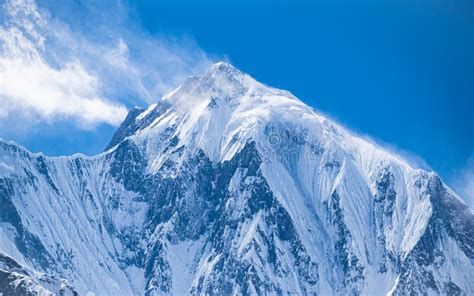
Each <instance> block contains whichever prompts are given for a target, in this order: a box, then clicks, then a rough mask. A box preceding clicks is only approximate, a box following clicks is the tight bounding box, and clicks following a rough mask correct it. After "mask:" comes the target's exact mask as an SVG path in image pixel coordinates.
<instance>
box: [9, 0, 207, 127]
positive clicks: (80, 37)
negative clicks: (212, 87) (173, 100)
mask: <svg viewBox="0 0 474 296" xmlns="http://www.w3.org/2000/svg"><path fill="white" fill-rule="evenodd" d="M0 3H1V0H0ZM60 3H61V4H63V5H67V3H66V2H60ZM65 3H66V4H65ZM115 3H117V2H115ZM55 5H56V4H55ZM53 7H54V6H53ZM83 8H84V11H82V12H76V11H73V12H72V13H78V14H77V15H65V16H63V20H62V19H61V18H60V17H58V16H57V15H52V14H51V12H50V11H48V10H47V9H45V8H44V7H38V6H37V4H36V2H35V1H34V0H5V2H4V3H3V4H2V7H1V10H2V12H3V13H2V14H3V15H0V120H2V118H3V120H12V119H15V118H18V117H26V118H27V119H29V120H28V121H29V122H33V123H34V122H37V121H46V122H51V121H54V120H56V119H67V120H74V121H75V122H77V125H78V126H79V127H81V128H91V127H94V126H95V125H97V124H100V123H108V124H111V125H117V124H119V123H120V122H121V120H122V119H123V118H124V116H125V115H126V112H127V111H126V107H125V106H131V105H134V104H141V105H143V104H146V103H150V102H153V101H156V100H157V99H158V98H159V97H160V96H162V95H163V94H164V93H166V92H167V91H169V90H170V89H172V88H174V87H176V85H178V84H179V83H180V82H181V81H182V80H183V79H184V78H185V77H186V76H189V75H191V74H196V72H201V71H204V69H206V68H207V67H208V66H209V64H210V63H211V61H210V59H209V58H208V56H207V55H206V54H205V53H204V52H203V51H202V50H200V49H199V48H198V47H197V46H195V45H194V43H192V42H190V41H186V40H182V39H181V40H176V39H170V38H166V37H163V36H161V37H155V36H150V35H149V34H148V33H146V32H144V31H143V30H141V29H140V28H139V27H138V26H136V25H135V24H133V23H131V22H130V21H128V20H127V13H128V10H127V9H126V7H124V6H123V5H121V4H120V5H117V6H113V5H111V6H110V7H108V9H102V10H97V8H93V7H92V8H91V7H87V6H84V7H83ZM52 9H53V8H52ZM94 9H95V10H94ZM81 13H82V14H84V15H86V16H87V17H85V18H84V16H83V15H81ZM104 14H105V15H104ZM111 16H113V17H111ZM81 17H82V18H83V21H82V22H79V23H71V22H74V20H75V19H76V18H81ZM112 20H115V21H112ZM118 20H121V21H118ZM84 24H85V25H84Z"/></svg>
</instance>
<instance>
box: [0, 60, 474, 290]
mask: <svg viewBox="0 0 474 296" xmlns="http://www.w3.org/2000/svg"><path fill="white" fill-rule="evenodd" d="M0 225H1V227H0V292H3V293H5V294H8V293H10V294H15V293H16V294H27V295H35V293H37V292H39V293H44V294H61V295H68V294H70V295H72V294H76V293H79V294H85V293H88V292H93V293H95V294H96V295H188V294H190V295H291V294H296V295H348V294H354V295H359V294H360V295H381V294H391V295H405V294H449V295H469V294H473V293H474V283H473V281H472V278H474V215H473V212H472V210H471V209H470V208H468V207H467V206H466V204H465V203H464V202H463V201H462V200H461V199H460V198H459V197H458V196H457V195H456V194H455V193H454V192H453V191H452V190H450V189H449V188H448V187H447V186H446V185H445V184H444V183H443V182H442V181H441V180H440V178H439V177H438V176H437V175H436V174H435V173H432V172H426V171H424V170H421V169H417V168H414V167H412V166H411V165H410V164H408V163H407V162H406V161H404V160H403V159H402V158H400V157H398V156H396V155H392V154H391V153H389V152H387V151H384V150H383V149H381V148H380V147H378V146H376V145H374V144H373V143H370V142H368V141H366V140H364V139H361V138H359V137H357V136H355V135H354V134H352V133H351V132H349V131H347V130H346V129H344V128H343V127H341V126H339V125H338V124H336V123H334V122H332V121H331V120H329V119H327V118H325V117H324V116H323V115H322V114H319V113H318V112H316V111H314V110H313V109H312V108H310V107H308V106H307V105H305V104H304V103H303V102H302V101H300V100H299V99H297V98H296V97H294V96H293V95H292V94H290V93H289V92H287V91H283V90H279V89H275V88H271V87H268V86H266V85H264V84H261V83H259V82H257V81H256V80H254V79H253V78H251V77H250V76H248V75H246V74H244V73H242V72H241V71H239V70H238V69H236V68H235V67H233V66H232V65H229V64H226V63H217V64H215V65H213V66H212V67H211V69H210V70H209V72H208V73H206V74H205V75H203V76H202V77H190V78H188V79H187V80H186V81H185V82H184V83H183V84H182V85H181V86H179V87H178V88H176V89H175V90H174V91H172V92H171V93H169V94H167V95H166V96H164V97H163V98H161V99H160V100H159V101H158V102H157V103H156V104H153V105H151V106H149V107H148V108H146V109H140V108H135V109H133V110H131V111H130V113H129V114H128V116H127V118H126V119H125V120H124V122H123V123H122V125H121V126H120V127H119V129H118V130H117V131H116V133H115V134H114V136H113V138H112V140H111V142H110V143H109V145H108V146H107V147H106V149H105V151H104V152H103V153H101V154H99V155H97V156H93V157H86V156H81V155H75V156H70V157H45V156H43V155H41V154H33V153H30V152H29V151H27V150H26V149H24V148H22V147H19V146H18V145H15V144H12V143H7V142H0Z"/></svg>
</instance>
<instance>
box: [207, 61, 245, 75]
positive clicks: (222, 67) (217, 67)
mask: <svg viewBox="0 0 474 296" xmlns="http://www.w3.org/2000/svg"><path fill="white" fill-rule="evenodd" d="M208 73H210V74H230V75H235V74H242V72H241V71H240V70H239V69H237V68H236V67H234V66H233V65H231V64H229V63H227V62H222V61H221V62H217V63H214V64H213V65H212V66H211V68H210V69H209V72H208Z"/></svg>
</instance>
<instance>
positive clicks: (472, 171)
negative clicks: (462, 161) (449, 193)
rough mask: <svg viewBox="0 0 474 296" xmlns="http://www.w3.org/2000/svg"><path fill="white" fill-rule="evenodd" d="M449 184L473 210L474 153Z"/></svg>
mask: <svg viewBox="0 0 474 296" xmlns="http://www.w3.org/2000/svg"><path fill="white" fill-rule="evenodd" d="M451 183H452V185H453V188H454V189H455V190H456V192H457V193H458V194H459V195H460V196H461V197H462V198H463V199H464V201H465V202H466V203H467V204H468V205H469V206H470V207H471V208H474V153H473V154H472V155H471V157H469V159H468V160H467V164H466V165H465V166H464V167H463V168H462V169H461V170H459V172H458V173H456V174H454V175H453V177H451Z"/></svg>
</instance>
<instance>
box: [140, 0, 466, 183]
mask: <svg viewBox="0 0 474 296" xmlns="http://www.w3.org/2000/svg"><path fill="white" fill-rule="evenodd" d="M131 5H132V7H134V8H135V10H136V12H137V15H136V18H137V19H138V20H139V21H141V23H142V24H143V26H144V27H146V28H148V30H149V31H151V32H154V33H161V32H166V33H168V34H173V35H177V36H189V37H191V38H194V39H195V40H196V42H197V43H198V44H199V45H200V46H201V47H202V48H204V50H206V51H208V52H210V53H215V54H218V55H226V56H227V57H228V58H229V60H230V61H231V62H232V63H233V64H234V65H235V66H237V67H238V68H240V69H241V70H243V71H245V72H248V73H250V74H251V75H252V76H254V77H255V78H257V79H258V80H260V81H262V82H264V83H266V84H269V85H271V86H275V87H279V88H283V89H287V90H290V91H291V92H292V93H294V94H295V95H296V96H298V97H299V98H301V99H302V100H303V101H305V102H306V103H308V104H310V105H311V106H313V107H314V108H316V109H318V110H320V111H322V112H324V113H327V114H329V115H330V116H332V117H333V118H335V119H336V120H337V121H339V122H341V123H342V124H344V125H346V126H348V127H350V128H351V129H353V130H355V131H357V132H360V133H363V134H368V135H370V136H373V137H374V138H376V139H377V140H378V141H381V142H384V143H388V144H391V145H394V146H395V147H397V148H398V149H401V150H404V151H409V152H412V153H414V154H416V155H419V156H420V157H422V158H423V159H425V160H426V162H427V163H428V164H429V165H430V166H431V167H432V168H434V169H435V170H436V171H438V172H440V173H441V174H442V175H444V176H449V175H450V174H452V173H454V172H456V171H457V170H458V169H459V168H460V167H462V166H464V165H465V164H466V161H467V159H468V158H469V157H470V156H471V155H472V153H473V151H474V1H438V0H435V1H431V0H430V1H354V2H351V1H324V0H323V1H209V0H208V1H204V2H203V1H193V2H191V1H179V0H178V1H176V0H174V1H171V0H169V1H168V0H166V1H138V2H133V3H131Z"/></svg>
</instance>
